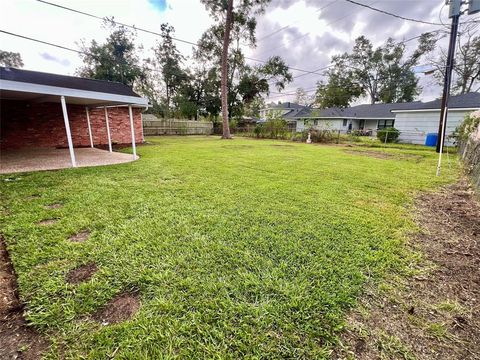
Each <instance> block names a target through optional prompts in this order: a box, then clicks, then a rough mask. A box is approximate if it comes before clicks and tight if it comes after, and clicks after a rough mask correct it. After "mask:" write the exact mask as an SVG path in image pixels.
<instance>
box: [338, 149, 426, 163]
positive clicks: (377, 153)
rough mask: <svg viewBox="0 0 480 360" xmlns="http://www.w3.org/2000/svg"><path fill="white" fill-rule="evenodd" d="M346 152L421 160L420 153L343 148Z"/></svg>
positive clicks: (384, 157) (378, 157)
mask: <svg viewBox="0 0 480 360" xmlns="http://www.w3.org/2000/svg"><path fill="white" fill-rule="evenodd" d="M344 151H345V152H346V153H347V154H351V155H361V156H368V157H372V158H375V159H400V160H416V161H421V160H422V159H423V157H422V156H420V155H414V154H391V153H387V152H383V151H375V150H344Z"/></svg>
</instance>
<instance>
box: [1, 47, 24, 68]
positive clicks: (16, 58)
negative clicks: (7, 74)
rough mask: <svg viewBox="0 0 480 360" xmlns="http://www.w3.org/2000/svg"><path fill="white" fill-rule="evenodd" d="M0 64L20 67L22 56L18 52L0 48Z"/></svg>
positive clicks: (21, 65)
mask: <svg viewBox="0 0 480 360" xmlns="http://www.w3.org/2000/svg"><path fill="white" fill-rule="evenodd" d="M0 65H2V66H7V67H14V68H22V67H23V61H22V57H21V56H20V53H16V52H10V51H3V50H0Z"/></svg>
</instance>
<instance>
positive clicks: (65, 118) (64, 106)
mask: <svg viewBox="0 0 480 360" xmlns="http://www.w3.org/2000/svg"><path fill="white" fill-rule="evenodd" d="M60 102H61V103H62V111H63V121H64V122H65V131H66V132H67V142H68V150H69V151H70V160H71V161H72V167H77V162H76V161H75V153H74V151H73V142H72V133H71V132H70V123H69V121H68V113H67V104H66V102H65V96H61V97H60Z"/></svg>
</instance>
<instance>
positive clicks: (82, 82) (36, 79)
mask: <svg viewBox="0 0 480 360" xmlns="http://www.w3.org/2000/svg"><path fill="white" fill-rule="evenodd" d="M0 79H1V80H10V81H17V82H24V83H31V84H38V85H48V86H56V87H62V88H68V89H78V90H86V91H96V92H101V93H107V94H115V95H124V96H134V97H140V96H139V95H138V94H136V93H135V92H133V90H132V88H130V87H129V86H127V85H125V84H122V83H119V82H114V81H106V80H96V79H87V78H81V77H76V76H67V75H58V74H50V73H45V72H40V71H30V70H22V69H15V68H8V67H0Z"/></svg>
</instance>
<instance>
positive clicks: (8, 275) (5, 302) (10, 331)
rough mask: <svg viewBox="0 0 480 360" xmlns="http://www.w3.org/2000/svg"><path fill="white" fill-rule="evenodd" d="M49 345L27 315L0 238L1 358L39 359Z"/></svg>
mask: <svg viewBox="0 0 480 360" xmlns="http://www.w3.org/2000/svg"><path fill="white" fill-rule="evenodd" d="M48 346H49V344H48V341H46V340H45V339H44V338H43V337H42V336H41V335H40V334H39V333H37V332H36V331H35V330H34V329H32V328H31V327H29V326H28V325H27V324H26V321H25V319H24V318H23V307H22V304H21V302H20V300H19V298H18V291H17V281H16V277H15V273H14V271H13V267H12V264H11V262H10V259H9V256H8V252H7V249H6V246H5V242H4V239H3V238H2V237H0V358H1V359H25V360H34V359H39V358H41V354H42V353H43V352H44V351H45V350H46V349H47V348H48Z"/></svg>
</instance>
